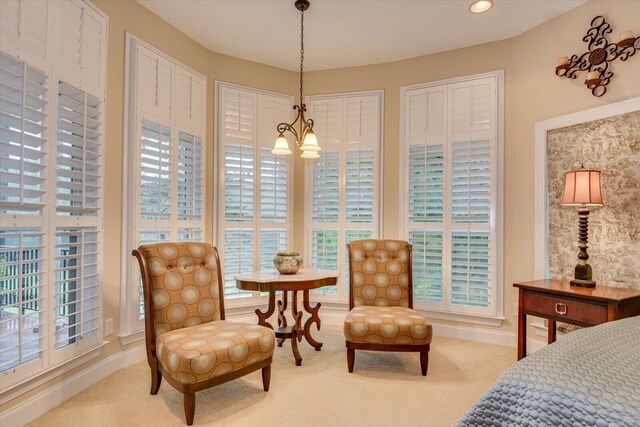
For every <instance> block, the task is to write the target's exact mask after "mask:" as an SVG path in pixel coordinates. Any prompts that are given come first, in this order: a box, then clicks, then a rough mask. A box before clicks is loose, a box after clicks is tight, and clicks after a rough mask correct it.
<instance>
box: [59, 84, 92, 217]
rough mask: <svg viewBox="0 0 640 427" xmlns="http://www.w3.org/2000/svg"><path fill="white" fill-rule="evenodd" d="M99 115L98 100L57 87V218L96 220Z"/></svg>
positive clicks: (78, 91)
mask: <svg viewBox="0 0 640 427" xmlns="http://www.w3.org/2000/svg"><path fill="white" fill-rule="evenodd" d="M101 115H102V105H101V102H100V100H98V99H97V98H95V97H93V96H91V95H89V94H87V93H86V92H85V91H82V90H80V89H77V88H75V87H73V86H71V85H69V84H67V83H64V82H60V83H59V84H58V142H57V145H56V175H57V177H58V179H57V181H56V211H57V212H58V214H62V215H73V216H83V215H94V216H95V215H96V212H97V210H98V208H99V207H100V206H99V199H100V187H101V185H102V180H101V179H100V177H101V174H102V170H101V163H102V162H101V142H102V141H101V138H100V123H101V121H102V117H101Z"/></svg>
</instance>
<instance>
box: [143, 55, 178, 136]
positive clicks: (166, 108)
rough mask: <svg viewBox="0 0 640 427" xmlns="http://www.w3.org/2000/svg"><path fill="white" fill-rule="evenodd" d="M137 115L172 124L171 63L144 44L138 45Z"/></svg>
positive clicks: (168, 124)
mask: <svg viewBox="0 0 640 427" xmlns="http://www.w3.org/2000/svg"><path fill="white" fill-rule="evenodd" d="M137 59H138V60H137V66H138V79H137V82H138V98H137V99H138V115H139V117H142V118H145V119H147V120H151V121H154V122H157V123H162V124H164V125H166V126H171V124H172V118H173V116H172V109H173V108H174V102H173V78H174V73H173V64H172V63H171V61H169V60H168V59H166V58H164V57H162V56H160V55H158V54H157V53H155V52H153V51H151V50H150V49H148V48H146V47H144V46H140V45H139V46H138V58H137Z"/></svg>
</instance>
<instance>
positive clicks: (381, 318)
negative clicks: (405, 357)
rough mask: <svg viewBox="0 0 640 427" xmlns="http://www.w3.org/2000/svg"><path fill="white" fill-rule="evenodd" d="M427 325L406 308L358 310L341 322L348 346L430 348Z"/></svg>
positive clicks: (421, 317)
mask: <svg viewBox="0 0 640 427" xmlns="http://www.w3.org/2000/svg"><path fill="white" fill-rule="evenodd" d="M432 335H433V331H432V328H431V324H430V323H429V321H428V320H427V319H426V318H425V317H424V316H422V315H421V314H419V313H418V312H417V311H415V310H413V309H410V308H407V307H374V306H360V307H355V308H353V309H352V310H351V311H350V312H349V314H347V317H346V319H345V321H344V336H345V338H346V340H347V341H350V342H362V343H378V344H416V345H419V344H430V343H431V338H432Z"/></svg>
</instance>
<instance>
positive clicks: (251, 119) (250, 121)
mask: <svg viewBox="0 0 640 427" xmlns="http://www.w3.org/2000/svg"><path fill="white" fill-rule="evenodd" d="M220 92H221V93H220V97H221V103H222V111H223V116H222V119H223V120H222V122H221V123H220V125H221V126H223V132H222V135H223V138H224V141H234V142H245V143H250V144H254V143H255V138H256V123H255V122H256V94H255V93H251V92H248V91H244V90H239V89H234V88H229V87H222V89H221V91H220Z"/></svg>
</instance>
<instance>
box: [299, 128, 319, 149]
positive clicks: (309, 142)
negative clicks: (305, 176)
mask: <svg viewBox="0 0 640 427" xmlns="http://www.w3.org/2000/svg"><path fill="white" fill-rule="evenodd" d="M300 149H301V150H302V151H320V146H319V145H318V138H316V134H315V133H313V131H312V130H311V129H309V130H308V131H307V133H306V134H305V135H304V141H303V143H302V146H301V147H300Z"/></svg>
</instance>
